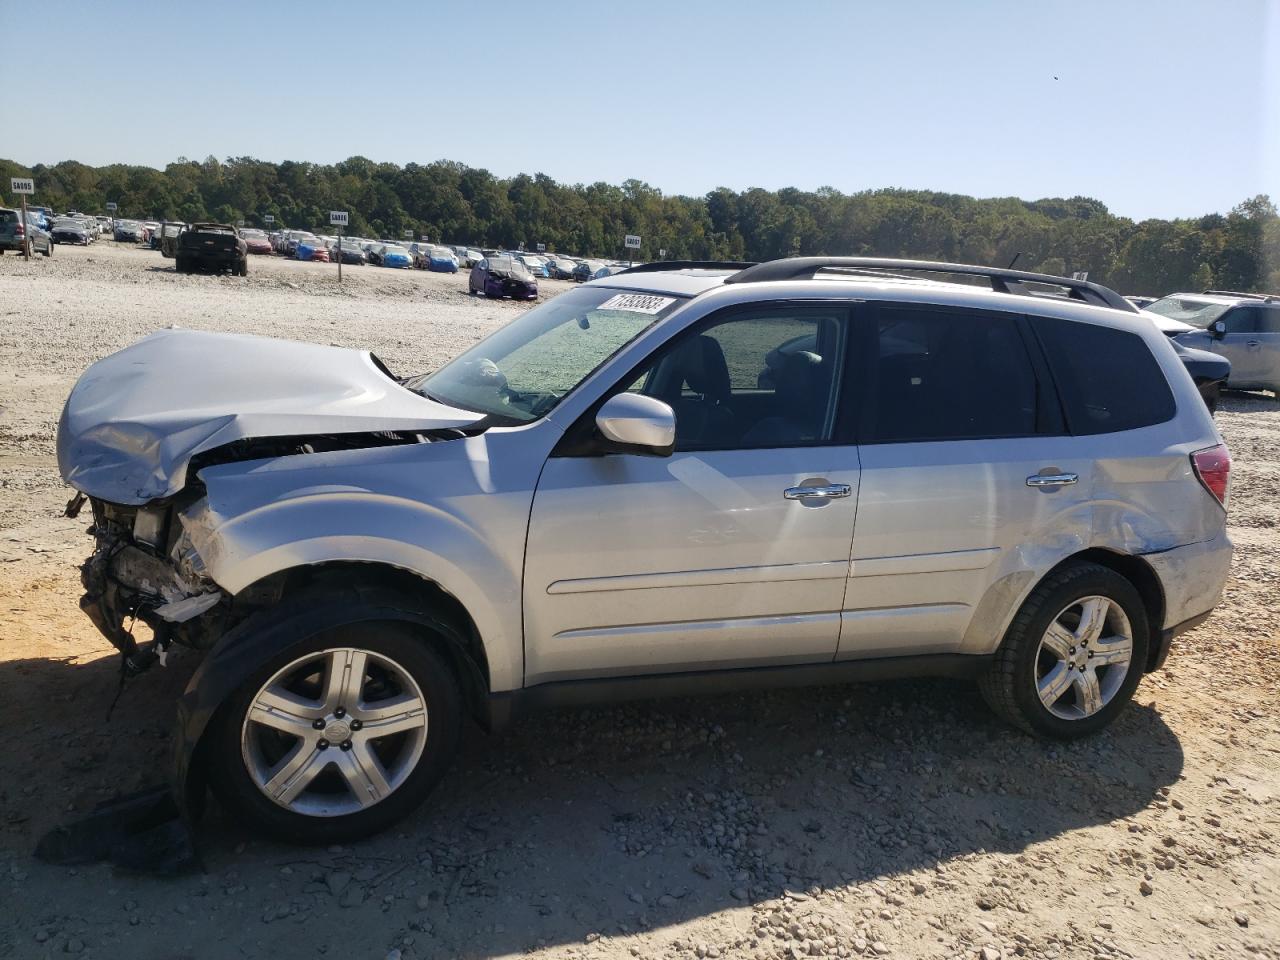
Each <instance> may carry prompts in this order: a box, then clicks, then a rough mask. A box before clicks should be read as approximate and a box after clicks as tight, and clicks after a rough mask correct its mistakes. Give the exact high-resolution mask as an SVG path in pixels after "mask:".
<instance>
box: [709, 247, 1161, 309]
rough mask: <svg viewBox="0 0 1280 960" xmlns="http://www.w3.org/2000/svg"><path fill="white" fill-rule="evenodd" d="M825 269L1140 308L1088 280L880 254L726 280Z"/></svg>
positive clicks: (780, 266)
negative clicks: (971, 283)
mask: <svg viewBox="0 0 1280 960" xmlns="http://www.w3.org/2000/svg"><path fill="white" fill-rule="evenodd" d="M823 270H831V271H837V272H849V273H863V272H865V273H869V274H872V275H877V274H879V275H883V274H884V273H885V272H886V271H888V272H898V273H949V274H956V275H960V276H971V277H985V278H986V279H987V280H988V281H990V283H991V289H992V290H995V291H997V292H998V293H1013V294H1021V295H1023V296H1042V294H1038V293H1036V292H1035V291H1033V290H1030V289H1028V288H1027V287H1026V286H1025V284H1028V283H1038V284H1047V285H1049V286H1055V287H1062V288H1063V289H1065V290H1066V291H1067V296H1068V297H1070V298H1071V299H1073V300H1080V301H1083V302H1084V303H1091V304H1094V305H1095V306H1100V307H1111V308H1113V309H1115V310H1124V311H1125V312H1126V313H1133V312H1135V311H1136V309H1137V308H1136V307H1134V305H1133V304H1131V303H1130V302H1129V301H1128V300H1126V299H1125V298H1124V297H1122V296H1120V294H1118V293H1116V292H1115V291H1114V290H1112V289H1111V288H1110V287H1104V286H1102V284H1100V283H1090V282H1089V281H1088V280H1072V279H1071V278H1069V277H1055V276H1053V275H1052V274H1048V273H1029V272H1027V271H1025V270H1003V269H1001V268H1000V267H979V266H975V265H973V264H969V263H943V262H940V261H933V260H894V259H883V258H880V257H792V258H790V259H788V260H770V261H769V262H768V263H761V264H758V265H756V266H754V267H749V268H747V269H745V270H742V271H741V272H739V273H735V274H734V275H733V276H732V277H728V278H726V279H725V283H758V282H762V281H767V280H808V279H811V278H812V277H813V276H814V274H816V273H819V272H820V271H823Z"/></svg>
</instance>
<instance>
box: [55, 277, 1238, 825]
mask: <svg viewBox="0 0 1280 960" xmlns="http://www.w3.org/2000/svg"><path fill="white" fill-rule="evenodd" d="M975 281H977V282H976V283H975ZM58 458H59V464H60V467H61V470H62V474H63V476H64V478H65V479H66V480H67V482H68V483H70V484H71V485H72V486H74V487H75V488H77V490H79V491H81V492H80V493H79V494H78V495H77V496H76V498H75V499H73V501H72V502H71V504H70V505H69V506H68V511H69V513H71V514H73V515H74V513H75V512H76V511H77V510H79V509H80V508H81V506H82V504H83V503H84V502H85V499H86V498H87V499H88V501H89V502H90V503H91V505H92V512H93V526H92V528H91V529H92V533H93V536H94V537H95V540H96V549H95V550H94V552H93V554H92V556H91V557H90V558H89V560H88V561H87V562H86V564H85V566H84V582H85V585H86V588H87V593H86V595H85V597H84V599H83V601H82V606H83V607H84V609H85V611H86V613H88V615H89V616H90V617H91V618H92V619H93V621H94V622H95V623H96V624H97V626H98V627H99V628H100V629H101V630H102V632H103V633H104V634H105V635H106V636H107V637H108V638H110V639H111V640H112V642H113V643H115V644H116V645H117V646H118V647H119V648H120V649H121V651H122V652H123V654H124V658H125V669H126V672H127V673H136V672H139V671H141V670H143V669H145V668H146V667H147V666H148V665H149V664H150V663H151V662H153V661H154V660H155V659H156V658H157V657H159V656H162V655H163V654H164V651H165V650H166V649H167V648H169V647H170V645H172V644H182V645H185V646H187V647H190V648H194V649H196V650H198V651H203V652H205V653H206V656H205V657H204V659H203V661H202V663H201V665H200V667H199V669H198V671H197V672H196V673H195V675H194V677H193V679H192V680H191V682H190V685H189V687H188V689H187V691H186V693H185V695H184V697H183V698H182V701H181V703H180V708H179V739H180V744H179V749H178V750H177V751H176V756H177V764H176V768H175V770H174V777H175V780H176V783H177V785H178V787H179V790H180V793H179V796H180V797H184V798H185V797H188V796H190V795H191V794H192V792H193V790H194V789H195V788H197V787H199V786H201V785H203V784H204V783H206V782H207V783H208V784H210V785H211V786H212V787H213V789H214V790H215V791H216V792H217V794H218V795H219V796H220V797H221V799H222V800H223V802H224V803H225V804H226V805H227V806H228V807H229V808H230V809H231V810H232V811H234V813H235V814H236V815H237V816H239V817H241V818H243V819H244V820H245V821H247V822H250V823H252V824H254V825H256V826H257V827H259V828H261V829H264V830H267V831H270V832H272V833H274V834H276V835H278V836H284V837H289V838H292V839H297V840H304V841H325V842H332V841H334V840H336V839H340V838H350V837H355V836H359V835H362V834H366V833H369V832H371V831H374V830H377V829H380V828H382V827H385V826H386V825H387V824H389V823H391V822H392V821H394V820H395V819H396V818H398V817H400V816H402V815H404V814H405V813H406V812H407V811H409V810H410V809H412V808H413V807H414V806H415V805H417V804H418V803H419V802H420V801H421V800H422V799H423V798H424V797H425V796H426V794H427V793H428V792H429V791H430V790H431V788H432V787H433V785H434V784H435V783H436V782H437V781H438V780H439V779H440V777H441V776H442V774H443V773H444V771H445V769H446V767H447V766H448V764H449V762H450V759H451V758H452V756H453V754H454V752H455V749H456V747H457V743H458V736H459V731H460V728H461V726H462V723H463V721H464V718H466V717H467V716H473V717H476V718H479V719H480V720H481V721H482V722H483V723H485V724H486V725H488V726H489V727H498V726H500V725H501V724H502V723H504V722H506V721H508V720H510V719H511V718H512V717H514V716H516V715H517V714H518V713H519V712H520V711H521V710H523V709H525V708H528V707H532V706H543V705H553V704H564V703H576V702H582V701H586V700H604V701H613V700H619V699H622V698H627V697H646V696H653V695H657V694H671V693H680V694H696V693H699V692H706V691H712V690H715V691H719V690H724V689H728V688H744V687H758V686H764V685H771V684H799V683H831V682H846V681H853V680H881V679H886V678H891V677H900V676H907V675H923V674H942V675H948V676H964V677H972V678H975V679H976V680H977V681H978V683H979V684H980V685H981V688H982V691H983V692H984V694H985V695H986V698H987V700H988V701H989V702H990V704H991V706H992V707H993V708H994V709H995V710H996V712H997V713H999V714H1000V715H1001V716H1002V717H1004V718H1005V719H1006V720H1008V721H1010V722H1011V723H1013V724H1015V725H1017V726H1018V727H1021V728H1022V729H1024V730H1026V731H1029V732H1031V733H1034V734H1038V735H1041V736H1046V737H1055V738H1071V737H1077V736H1081V735H1085V734H1089V733H1092V732H1094V731H1097V730H1098V729H1100V728H1102V727H1103V726H1105V725H1106V724H1108V723H1110V722H1111V721H1112V720H1113V719H1114V718H1115V717H1116V715H1117V714H1118V713H1119V712H1120V711H1121V710H1122V709H1123V708H1124V705H1125V703H1126V702H1127V701H1128V700H1129V698H1130V697H1131V695H1132V694H1133V691H1134V688H1135V687H1136V686H1137V684H1138V682H1139V680H1140V678H1141V676H1142V674H1143V673H1145V672H1147V671H1151V670H1155V669H1157V668H1158V667H1159V666H1160V665H1161V664H1162V663H1163V661H1164V659H1165V657H1166V655H1167V654H1168V652H1169V647H1170V641H1171V640H1172V638H1173V637H1174V636H1175V635H1177V634H1178V633H1180V632H1182V631H1184V630H1186V629H1188V628H1189V627H1190V626H1192V625H1194V624H1196V623H1198V622H1200V621H1201V620H1203V619H1204V618H1205V617H1206V616H1207V615H1208V613H1209V611H1210V610H1211V609H1212V608H1213V606H1214V605H1215V604H1216V603H1217V602H1218V599H1219V595H1220V593H1221V590H1222V586H1223V582H1224V580H1225V578H1226V575H1227V568H1228V564H1229V562H1230V558H1231V545H1230V543H1229V541H1228V539H1227V536H1226V532H1225V520H1226V511H1225V506H1226V502H1227V481H1228V473H1229V469H1230V459H1229V457H1228V454H1227V450H1226V448H1225V447H1224V446H1223V443H1222V439H1221V437H1220V436H1219V434H1218V432H1217V430H1216V429H1215V427H1214V423H1213V420H1212V418H1211V417H1210V415H1209V413H1208V411H1207V410H1206V409H1205V405H1204V404H1203V403H1202V402H1201V400H1200V398H1199V396H1198V394H1197V393H1196V389H1195V386H1194V385H1193V383H1192V381H1191V378H1190V376H1189V375H1188V374H1187V372H1186V370H1185V369H1184V367H1183V365H1182V363H1180V362H1179V359H1178V356H1177V354H1176V353H1175V352H1174V349H1173V347H1172V346H1171V344H1170V343H1169V341H1168V338H1167V337H1165V336H1164V335H1163V334H1162V333H1160V331H1159V330H1157V329H1156V327H1155V326H1154V325H1153V324H1151V323H1150V322H1148V321H1147V320H1145V319H1144V318H1142V317H1140V316H1139V315H1138V314H1136V313H1135V312H1133V309H1132V307H1130V306H1129V305H1127V304H1125V303H1124V301H1123V300H1121V299H1120V298H1119V297H1118V296H1117V295H1116V294H1115V293H1114V292H1112V291H1110V290H1108V289H1106V288H1105V287H1100V286H1097V285H1096V284H1090V283H1087V282H1083V281H1073V280H1066V279H1063V278H1056V277H1046V276H1041V275H1036V274H1026V273H1020V272H1013V271H996V270H988V269H985V268H976V267H967V266H963V265H955V264H920V263H916V262H913V261H882V260H866V259H850V258H842V259H795V260H783V261H775V262H772V263H765V264H759V265H749V266H748V265H742V264H734V265H723V264H680V263H677V264H671V263H666V264H652V265H649V266H647V267H643V268H639V269H635V270H631V271H628V272H624V273H621V274H619V275H616V276H611V277H609V278H607V279H604V280H599V281H595V282H592V283H588V284H586V285H584V286H581V287H577V288H575V289H573V290H572V291H570V292H567V293H563V294H561V295H559V296H557V297H556V298H554V299H553V300H551V301H549V302H547V303H545V304H543V305H541V306H539V307H538V308H537V309H534V310H531V311H529V312H528V313H525V314H523V315H522V316H521V317H520V318H519V319H517V320H515V321H513V322H512V323H510V324H509V325H507V326H506V327H504V328H502V329H500V330H498V331H497V332H496V333H494V334H493V335H492V336H490V337H489V338H488V339H486V340H484V341H483V342H481V343H479V344H477V345H476V346H475V347H473V348H472V349H470V350H468V351H467V352H466V353H464V354H463V355H462V356H460V357H458V358H457V359H456V360H454V361H453V362H451V363H449V364H448V365H446V366H444V367H443V368H441V369H440V370H438V371H436V372H435V373H433V374H430V375H427V376H419V377H413V378H410V379H405V380H401V379H397V378H396V377H394V376H393V375H392V374H391V373H390V372H389V371H388V370H387V368H386V367H385V366H384V365H383V364H382V363H381V362H380V361H379V360H378V359H377V358H376V357H374V356H372V355H371V354H369V353H368V352H365V351H359V350H349V349H339V348H335V347H327V346H315V345H308V344H300V343H289V342H284V341H279V340H270V339H261V338H257V337H249V336H232V335H223V334H212V333H201V332H194V331H183V330H165V331H161V332H159V333H156V334H154V335H152V336H150V337H148V338H146V339H145V340H142V341H141V342H139V343H137V344H135V345H134V346H131V347H129V348H127V349H125V350H123V351H121V352H120V353H117V354H115V355H113V356H110V357H107V358H106V359H104V360H101V361H99V362H98V363H96V364H94V365H93V366H92V367H91V368H89V370H88V371H87V372H86V373H85V374H84V376H82V377H81V379H80V381H79V383H78V384H77V385H76V387H75V389H74V390H73V391H72V393H71V396H70V398H69V399H68V401H67V404H66V409H65V410H64V412H63V415H62V420H61V423H60V426H59V433H58ZM135 617H136V618H137V619H138V620H140V621H142V622H144V623H146V624H147V625H149V626H150V628H151V632H152V638H151V639H149V640H148V641H147V642H145V643H143V644H138V643H136V642H135V641H134V639H133V636H132V635H131V633H130V632H129V631H127V630H126V629H125V623H126V622H131V621H132V618H135Z"/></svg>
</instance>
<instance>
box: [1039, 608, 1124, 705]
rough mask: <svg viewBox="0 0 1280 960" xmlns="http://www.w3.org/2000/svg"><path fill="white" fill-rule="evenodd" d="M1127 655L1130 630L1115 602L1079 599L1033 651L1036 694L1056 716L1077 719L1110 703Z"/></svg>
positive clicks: (1051, 624) (1114, 694) (1056, 621)
mask: <svg viewBox="0 0 1280 960" xmlns="http://www.w3.org/2000/svg"><path fill="white" fill-rule="evenodd" d="M1132 659H1133V629H1132V628H1131V627H1130V626H1129V618H1128V617H1127V616H1125V612H1124V610H1123V609H1121V607H1120V605H1119V604H1118V603H1116V602H1115V601H1114V600H1111V599H1109V598H1107V597H1082V598H1080V599H1079V600H1074V601H1072V602H1071V603H1070V604H1069V605H1068V606H1066V607H1064V608H1063V609H1062V610H1061V611H1060V612H1059V613H1058V615H1057V616H1056V617H1054V618H1053V620H1052V621H1051V622H1050V623H1049V628H1048V629H1047V630H1045V632H1044V636H1043V637H1042V638H1041V640H1040V647H1039V649H1038V650H1037V651H1036V672H1035V680H1036V692H1037V693H1038V694H1039V696H1040V702H1041V703H1042V704H1044V707H1045V709H1046V710H1048V711H1049V712H1050V713H1051V714H1053V715H1054V716H1055V717H1058V718H1060V719H1062V720H1083V719H1085V718H1086V717H1091V716H1093V715H1094V714H1095V713H1097V712H1098V711H1099V710H1101V709H1102V708H1103V707H1105V706H1106V705H1107V704H1108V703H1110V702H1111V701H1112V700H1113V699H1114V698H1115V696H1116V694H1117V693H1118V692H1119V690H1120V687H1121V686H1122V685H1123V684H1124V678H1125V676H1126V675H1127V674H1128V672H1129V665H1130V661H1131V660H1132Z"/></svg>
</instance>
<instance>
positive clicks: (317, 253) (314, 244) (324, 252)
mask: <svg viewBox="0 0 1280 960" xmlns="http://www.w3.org/2000/svg"><path fill="white" fill-rule="evenodd" d="M294 255H295V256H296V257H297V258H298V259H299V260H310V261H312V262H314V263H328V262H329V251H328V249H327V248H326V247H325V245H324V241H323V240H321V239H319V238H318V237H303V238H302V239H301V240H299V241H298V249H297V251H296V252H295V254H294Z"/></svg>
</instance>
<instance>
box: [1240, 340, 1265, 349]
mask: <svg viewBox="0 0 1280 960" xmlns="http://www.w3.org/2000/svg"><path fill="white" fill-rule="evenodd" d="M1244 345H1245V346H1246V347H1248V348H1249V349H1250V350H1257V349H1258V348H1259V347H1260V346H1262V341H1261V340H1246V341H1245V342H1244Z"/></svg>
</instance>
